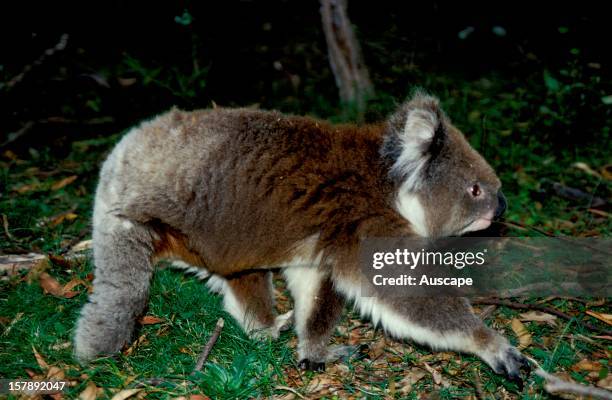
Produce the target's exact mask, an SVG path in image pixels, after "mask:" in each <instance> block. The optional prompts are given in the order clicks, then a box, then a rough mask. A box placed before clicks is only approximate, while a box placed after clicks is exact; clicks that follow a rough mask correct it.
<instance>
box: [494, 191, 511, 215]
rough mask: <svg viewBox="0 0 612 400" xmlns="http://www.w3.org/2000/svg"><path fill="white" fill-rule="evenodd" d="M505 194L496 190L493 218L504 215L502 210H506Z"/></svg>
mask: <svg viewBox="0 0 612 400" xmlns="http://www.w3.org/2000/svg"><path fill="white" fill-rule="evenodd" d="M507 204H508V203H507V202H506V196H504V194H503V193H502V191H501V190H500V191H498V192H497V208H496V209H495V218H499V217H501V216H502V215H504V211H506V206H507Z"/></svg>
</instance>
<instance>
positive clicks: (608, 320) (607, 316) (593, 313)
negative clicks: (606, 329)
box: [586, 310, 612, 325]
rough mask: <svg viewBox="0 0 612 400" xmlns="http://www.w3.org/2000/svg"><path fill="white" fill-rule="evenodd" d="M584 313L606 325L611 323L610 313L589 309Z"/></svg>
mask: <svg viewBox="0 0 612 400" xmlns="http://www.w3.org/2000/svg"><path fill="white" fill-rule="evenodd" d="M586 313H587V314H588V315H590V316H591V317H594V318H597V319H598V320H600V321H603V322H605V323H606V324H608V325H612V314H603V313H599V312H597V311H591V310H589V311H587V312H586Z"/></svg>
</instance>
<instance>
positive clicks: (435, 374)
mask: <svg viewBox="0 0 612 400" xmlns="http://www.w3.org/2000/svg"><path fill="white" fill-rule="evenodd" d="M423 366H424V367H425V369H426V370H427V372H429V373H430V374H431V376H432V378H433V381H434V383H435V384H436V385H439V384H441V383H442V374H441V373H440V372H438V371H436V370H435V369H434V368H432V367H431V366H430V365H429V364H427V363H423Z"/></svg>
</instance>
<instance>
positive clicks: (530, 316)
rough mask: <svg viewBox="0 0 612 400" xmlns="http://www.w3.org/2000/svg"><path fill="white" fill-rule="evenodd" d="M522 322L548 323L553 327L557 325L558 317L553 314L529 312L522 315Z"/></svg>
mask: <svg viewBox="0 0 612 400" xmlns="http://www.w3.org/2000/svg"><path fill="white" fill-rule="evenodd" d="M519 319H520V320H521V321H536V322H546V323H549V324H551V325H554V324H555V321H556V320H557V317H556V316H554V315H552V314H547V313H544V312H541V311H529V312H526V313H522V314H520V318H519Z"/></svg>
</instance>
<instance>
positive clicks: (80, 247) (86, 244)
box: [70, 239, 93, 253]
mask: <svg viewBox="0 0 612 400" xmlns="http://www.w3.org/2000/svg"><path fill="white" fill-rule="evenodd" d="M92 243H93V242H92V240H91V239H88V240H83V241H81V242H79V243H77V244H75V245H74V246H72V248H71V249H70V253H77V252H79V251H85V250H89V249H91V245H92Z"/></svg>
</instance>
